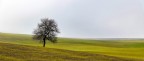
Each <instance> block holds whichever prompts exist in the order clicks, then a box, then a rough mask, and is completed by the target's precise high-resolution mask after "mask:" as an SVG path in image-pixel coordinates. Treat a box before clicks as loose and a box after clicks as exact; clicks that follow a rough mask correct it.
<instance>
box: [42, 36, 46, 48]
mask: <svg viewBox="0 0 144 61" xmlns="http://www.w3.org/2000/svg"><path fill="white" fill-rule="evenodd" d="M45 44H46V37H44V38H43V47H45Z"/></svg>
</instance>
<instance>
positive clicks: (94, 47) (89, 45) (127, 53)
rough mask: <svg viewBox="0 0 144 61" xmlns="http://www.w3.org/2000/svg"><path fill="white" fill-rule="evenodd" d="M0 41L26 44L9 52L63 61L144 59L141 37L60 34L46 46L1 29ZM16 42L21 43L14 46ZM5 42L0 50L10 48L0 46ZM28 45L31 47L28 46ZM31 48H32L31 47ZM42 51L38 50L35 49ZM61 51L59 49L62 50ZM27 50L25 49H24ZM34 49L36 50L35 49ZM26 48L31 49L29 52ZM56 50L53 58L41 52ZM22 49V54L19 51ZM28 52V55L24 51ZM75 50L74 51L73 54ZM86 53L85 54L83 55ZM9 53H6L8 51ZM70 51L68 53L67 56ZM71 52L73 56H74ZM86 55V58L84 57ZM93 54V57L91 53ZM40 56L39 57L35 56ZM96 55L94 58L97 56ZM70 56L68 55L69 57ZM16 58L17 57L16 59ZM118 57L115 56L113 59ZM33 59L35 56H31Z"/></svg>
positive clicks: (28, 60) (28, 36)
mask: <svg viewBox="0 0 144 61" xmlns="http://www.w3.org/2000/svg"><path fill="white" fill-rule="evenodd" d="M0 43H1V44H0V45H5V44H8V45H12V47H14V45H16V46H15V47H14V49H24V48H22V46H24V47H26V50H18V51H17V50H16V51H15V50H12V51H11V50H8V51H10V52H9V53H13V51H15V52H19V53H17V54H18V55H16V56H19V55H22V56H25V57H26V56H27V55H33V54H34V55H35V54H38V55H36V56H37V60H39V59H40V60H47V59H49V60H53V61H55V60H58V61H61V60H62V61H64V60H78V61H80V60H82V61H83V60H86V61H88V60H89V59H93V60H91V61H95V60H99V61H100V60H102V61H103V60H106V61H112V60H114V61H125V60H136V61H139V60H144V53H143V51H144V41H143V40H120V41H105V40H88V39H72V38H59V39H58V43H56V44H52V43H50V42H47V44H46V47H47V48H42V47H41V46H42V44H41V43H39V42H38V41H34V40H32V36H31V35H23V34H9V33H0ZM17 46H20V47H18V48H17ZM3 47H4V46H1V47H0V51H1V52H2V51H3V50H5V49H11V48H10V47H9V46H8V47H7V46H5V49H1V48H3ZM27 49H30V51H29V50H27ZM31 50H32V51H31ZM39 50H40V51H42V52H38V51H39ZM59 50H61V51H63V52H61V51H59ZM25 51H27V52H25ZM36 51H37V52H36ZM28 52H30V53H32V54H29V53H28ZM45 52H46V53H49V54H51V53H56V52H57V53H59V54H58V55H55V54H52V56H53V55H55V56H59V57H57V58H55V56H53V57H52V58H42V55H41V54H44V56H47V55H45V54H46V53H45ZM21 53H22V54H21ZM4 54H6V53H4ZM25 54H27V55H25ZM73 54H76V55H73ZM83 54H86V55H83ZM8 55H9V54H8ZM67 55H69V56H67ZM65 56H66V57H69V59H66V58H65V59H63V58H61V57H65ZM73 56H74V57H75V58H73ZM87 56H88V57H89V59H88V58H86V57H87ZM93 56H94V57H93ZM0 57H3V58H2V59H3V60H4V59H7V60H10V61H11V60H14V61H16V60H17V61H19V60H20V61H21V60H27V61H30V59H31V60H34V58H36V57H35V56H31V57H32V58H28V57H27V59H23V58H21V57H18V59H17V57H13V56H12V57H11V56H7V55H2V54H0ZM38 57H39V58H38ZM47 57H51V55H48V56H47ZM96 57H97V58H96ZM70 58H71V59H70ZM15 59H16V60H15ZM116 59H117V60H116ZM34 61H35V60H34Z"/></svg>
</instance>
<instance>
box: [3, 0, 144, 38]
mask: <svg viewBox="0 0 144 61" xmlns="http://www.w3.org/2000/svg"><path fill="white" fill-rule="evenodd" d="M45 17H48V18H52V19H55V20H56V22H57V23H58V25H59V29H60V31H61V33H60V34H59V35H58V36H60V37H79V38H128V37H130V38H144V0H0V32H8V33H22V34H32V32H33V29H34V28H36V27H37V23H39V22H40V19H41V18H45Z"/></svg>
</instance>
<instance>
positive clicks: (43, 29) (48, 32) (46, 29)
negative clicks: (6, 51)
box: [33, 18, 59, 47]
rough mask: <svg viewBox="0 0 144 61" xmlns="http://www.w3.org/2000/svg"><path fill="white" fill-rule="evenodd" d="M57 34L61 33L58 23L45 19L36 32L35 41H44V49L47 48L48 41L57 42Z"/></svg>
mask: <svg viewBox="0 0 144 61" xmlns="http://www.w3.org/2000/svg"><path fill="white" fill-rule="evenodd" d="M57 33H59V30H58V26H57V23H56V22H55V21H54V20H53V19H48V18H44V19H41V23H39V24H38V27H37V29H35V30H34V36H33V39H35V40H40V41H42V42H43V47H45V44H46V40H49V41H51V42H53V43H55V42H57V37H56V35H57Z"/></svg>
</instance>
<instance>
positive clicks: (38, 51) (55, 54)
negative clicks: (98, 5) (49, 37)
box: [0, 43, 130, 61]
mask: <svg viewBox="0 0 144 61" xmlns="http://www.w3.org/2000/svg"><path fill="white" fill-rule="evenodd" d="M128 60H130V59H126V58H117V57H112V56H106V55H100V54H92V53H87V52H79V51H70V50H62V49H53V48H43V47H35V46H26V45H18V44H9V43H0V61H128Z"/></svg>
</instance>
